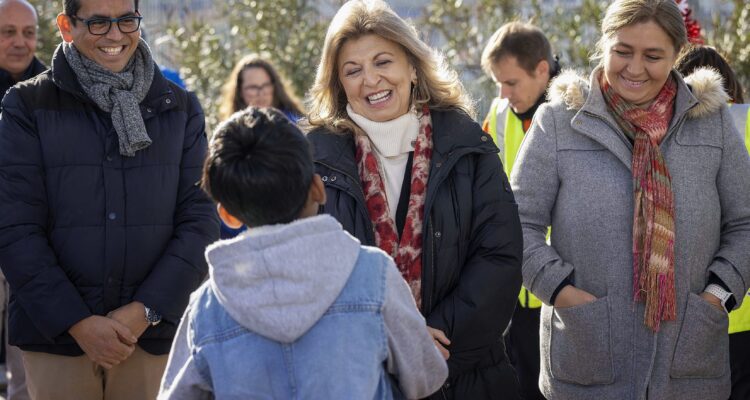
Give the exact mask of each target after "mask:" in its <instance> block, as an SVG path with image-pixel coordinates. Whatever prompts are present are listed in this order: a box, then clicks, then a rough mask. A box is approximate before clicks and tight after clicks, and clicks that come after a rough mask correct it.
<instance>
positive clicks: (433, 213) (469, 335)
mask: <svg viewBox="0 0 750 400" xmlns="http://www.w3.org/2000/svg"><path fill="white" fill-rule="evenodd" d="M430 115H431V117H432V128H433V136H432V140H433V152H432V159H431V160H430V176H429V179H428V181H427V197H426V199H425V208H424V225H423V227H422V229H423V231H422V238H423V243H422V310H421V311H422V314H423V315H424V316H425V318H426V320H427V325H428V326H431V327H433V328H436V329H440V330H442V331H443V332H445V334H446V335H447V336H448V338H449V339H450V340H451V345H450V346H448V350H449V351H450V353H451V356H450V358H449V359H448V368H449V370H450V376H449V377H448V381H447V382H446V383H445V385H444V386H443V387H442V388H441V389H440V391H439V392H438V393H435V394H434V395H433V396H432V397H431V398H432V399H440V400H443V399H472V400H481V399H507V400H513V399H518V398H519V395H518V388H517V386H518V382H517V380H516V377H515V372H514V371H513V368H512V367H511V366H510V363H509V362H508V357H507V356H506V354H505V346H504V344H503V341H502V334H503V331H504V330H505V328H506V327H507V326H508V322H509V321H510V317H511V315H512V314H513V310H514V308H515V305H516V299H517V297H518V291H519V290H520V288H521V253H522V250H523V238H522V236H521V223H520V221H519V218H518V207H517V205H516V202H515V200H514V198H513V193H512V191H511V189H510V184H509V183H508V178H507V177H506V176H505V173H504V172H503V167H502V164H501V162H500V159H499V157H498V156H497V151H498V149H497V147H496V146H495V145H494V144H493V143H492V139H490V137H489V136H487V135H486V134H485V133H484V132H483V131H482V129H481V128H480V127H479V125H478V124H477V123H476V122H474V121H473V120H471V118H469V117H468V116H466V115H465V114H463V113H462V112H460V111H455V110H449V111H438V110H431V111H430ZM307 137H308V139H309V140H310V142H311V143H312V144H313V147H314V149H315V168H316V172H317V173H319V174H320V175H321V177H322V178H323V180H324V181H325V184H326V195H327V201H326V204H325V206H324V207H323V212H325V213H328V214H331V215H333V216H334V217H336V219H337V220H339V222H341V224H342V225H343V226H344V229H346V230H347V231H349V232H350V233H351V234H352V235H354V236H356V237H357V238H358V239H359V240H360V241H361V242H362V244H365V245H370V246H374V245H375V237H374V233H373V227H372V222H370V217H369V215H368V213H367V208H366V206H365V199H364V194H363V192H362V184H361V181H360V179H359V173H358V172H357V163H356V160H355V148H354V140H353V137H352V135H351V134H336V133H332V132H330V131H328V130H326V129H325V128H317V129H315V130H313V131H312V132H310V133H309V134H308V136H307Z"/></svg>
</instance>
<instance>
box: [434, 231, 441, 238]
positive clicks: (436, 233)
mask: <svg viewBox="0 0 750 400" xmlns="http://www.w3.org/2000/svg"><path fill="white" fill-rule="evenodd" d="M441 236H443V234H442V233H440V231H437V232H435V237H436V238H438V239H440V237H441Z"/></svg>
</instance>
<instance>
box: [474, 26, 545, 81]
mask: <svg viewBox="0 0 750 400" xmlns="http://www.w3.org/2000/svg"><path fill="white" fill-rule="evenodd" d="M508 56H512V57H515V58H516V61H517V62H518V65H519V66H520V67H521V68H523V69H524V70H525V71H526V72H527V73H528V74H529V75H533V74H534V70H535V69H536V66H537V64H539V62H540V61H542V60H546V61H547V63H548V64H549V68H550V74H551V73H552V71H553V70H554V69H555V57H554V56H553V55H552V46H550V44H549V40H547V36H545V35H544V32H542V30H541V29H539V28H537V27H536V26H534V25H531V24H528V23H523V22H518V21H516V22H508V23H507V24H505V25H503V26H501V27H500V29H498V30H497V31H495V33H493V34H492V36H491V37H490V39H489V40H488V41H487V45H486V46H485V48H484V51H482V59H481V63H482V69H483V70H484V72H486V73H487V75H492V65H493V64H495V63H496V62H498V61H500V59H501V58H503V57H508Z"/></svg>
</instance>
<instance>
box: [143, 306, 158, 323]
mask: <svg viewBox="0 0 750 400" xmlns="http://www.w3.org/2000/svg"><path fill="white" fill-rule="evenodd" d="M146 320H148V322H150V323H152V324H156V323H158V322H160V321H161V315H160V314H159V313H157V312H156V311H154V310H153V309H151V308H147V309H146Z"/></svg>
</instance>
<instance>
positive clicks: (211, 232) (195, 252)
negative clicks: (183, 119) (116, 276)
mask: <svg viewBox="0 0 750 400" xmlns="http://www.w3.org/2000/svg"><path fill="white" fill-rule="evenodd" d="M188 111H189V115H188V120H187V124H186V126H185V127H184V132H185V142H184V147H183V149H182V161H181V163H180V183H179V189H178V194H177V199H176V200H177V207H176V210H175V216H174V233H173V234H172V239H171V240H170V242H169V244H168V245H167V248H166V250H165V251H164V254H163V255H162V256H161V258H160V259H159V261H158V262H157V263H156V264H155V265H154V267H153V269H152V270H151V273H150V274H149V275H148V277H147V278H146V279H145V280H144V281H143V283H142V284H141V285H140V286H139V287H138V290H137V291H136V293H135V296H134V300H137V301H140V302H142V303H143V304H145V305H146V306H148V307H150V308H153V309H154V310H156V311H158V312H159V313H161V315H162V317H163V318H164V319H166V320H167V321H170V322H174V323H177V322H178V321H179V320H180V317H181V316H182V313H183V312H184V311H185V308H186V307H187V304H188V299H189V297H190V293H191V292H192V291H193V290H195V289H197V288H198V286H200V284H201V282H202V281H203V279H204V278H205V276H206V273H207V270H208V266H207V264H206V260H205V258H204V256H203V253H204V251H205V249H206V246H208V245H209V244H211V243H212V242H213V241H215V240H217V239H218V238H219V220H218V216H217V214H216V207H215V206H214V204H213V202H212V201H211V199H209V198H208V196H207V195H206V194H205V193H204V192H203V190H202V189H201V187H200V180H201V171H202V167H203V161H204V159H205V156H206V149H207V140H206V134H205V118H204V115H203V111H202V109H201V107H200V105H199V104H198V99H197V98H196V97H195V95H193V94H190V101H189V110H188Z"/></svg>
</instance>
